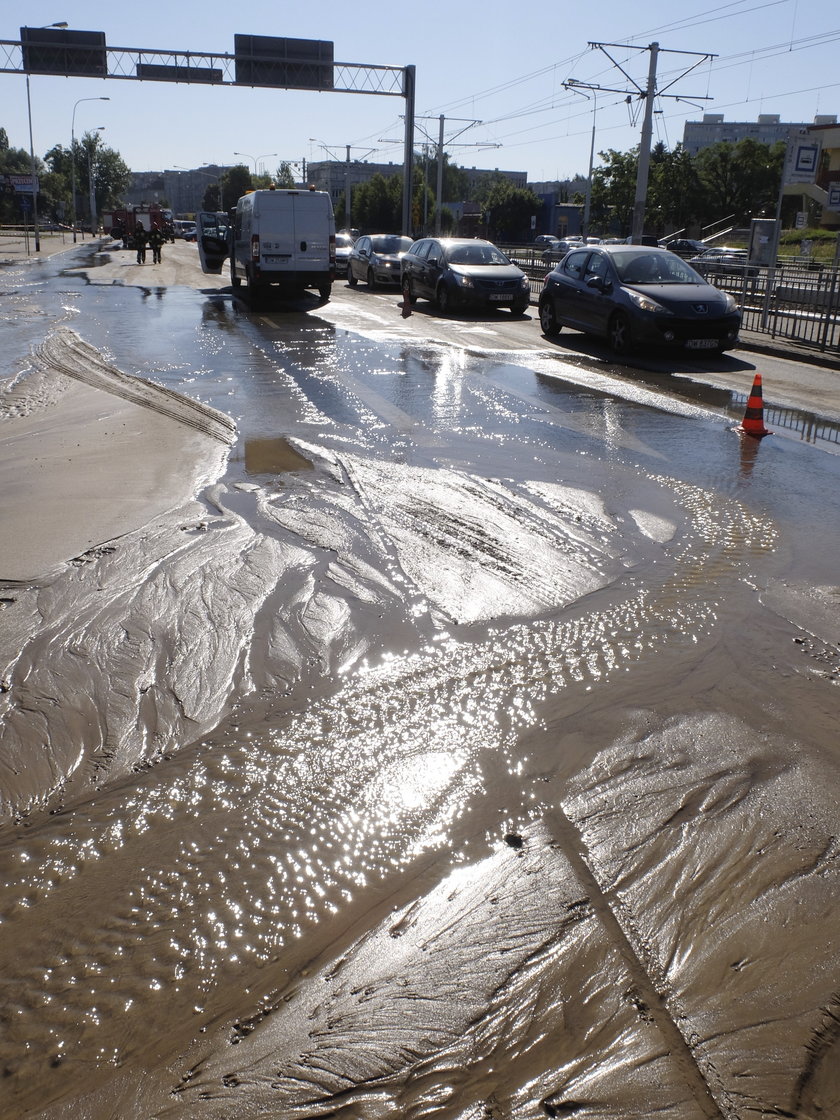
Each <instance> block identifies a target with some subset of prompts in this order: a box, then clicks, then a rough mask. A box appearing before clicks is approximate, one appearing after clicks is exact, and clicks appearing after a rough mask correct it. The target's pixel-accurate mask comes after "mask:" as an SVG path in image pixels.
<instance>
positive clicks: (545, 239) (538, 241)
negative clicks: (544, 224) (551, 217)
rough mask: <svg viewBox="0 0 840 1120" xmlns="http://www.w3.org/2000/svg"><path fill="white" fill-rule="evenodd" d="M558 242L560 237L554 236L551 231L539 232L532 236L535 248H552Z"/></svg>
mask: <svg viewBox="0 0 840 1120" xmlns="http://www.w3.org/2000/svg"><path fill="white" fill-rule="evenodd" d="M559 244H560V238H559V237H555V236H554V234H553V233H540V234H538V235H537V236H536V237H535V238H534V246H535V247H536V248H537V249H553V248H554V246H555V245H559Z"/></svg>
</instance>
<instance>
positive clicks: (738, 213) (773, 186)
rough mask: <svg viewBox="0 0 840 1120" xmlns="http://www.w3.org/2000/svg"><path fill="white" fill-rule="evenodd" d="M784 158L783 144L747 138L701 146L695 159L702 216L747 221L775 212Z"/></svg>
mask: <svg viewBox="0 0 840 1120" xmlns="http://www.w3.org/2000/svg"><path fill="white" fill-rule="evenodd" d="M784 159H785V145H784V143H783V142H781V141H780V142H779V143H777V144H762V143H760V142H759V141H758V140H753V139H751V138H747V139H745V140H739V141H738V142H737V143H735V144H733V143H730V142H729V141H726V140H723V141H721V142H720V143H718V144H711V145H710V146H709V147H708V148H702V149H701V150H700V151H699V152H698V153H697V155H696V156H695V159H694V164H695V167H696V169H697V174H698V176H699V179H700V182H701V184H702V187H703V195H704V215H703V216H704V218H705V219H706V220H707V221H713V220H716V219H721V218H725V217H728V216H729V215H730V214H731V215H733V218H734V220H735V221H736V222H740V223H744V222H748V221H749V220H750V218H751V217H758V216H761V215H763V214H771V215H772V214H773V213H774V212H775V205H776V201H777V199H778V196H779V184H780V182H781V177H782V167H783V165H784Z"/></svg>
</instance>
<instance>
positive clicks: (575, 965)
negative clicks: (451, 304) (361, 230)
mask: <svg viewBox="0 0 840 1120" xmlns="http://www.w3.org/2000/svg"><path fill="white" fill-rule="evenodd" d="M69 283H70V282H69V281H67V280H66V279H65V278H61V277H60V276H58V275H57V276H56V278H55V280H54V282H51V283H50V284H44V285H43V286H42V288H41V289H40V290H39V291H38V293H37V298H36V296H29V297H27V298H28V299H29V303H28V304H27V306H29V307H31V308H34V309H37V312H38V314H37V316H36V314H35V311H34V310H33V311H32V312H31V314H30V315H29V316H26V315H24V316H22V319H23V320H24V326H22V327H21V331H22V336H27V335H28V334H31V336H32V337H33V338H34V337H35V336H36V335H37V334H38V330H39V326H40V329H41V336H43V333H44V326H45V323H43V322H39V320H41V319H43V320H45V321H46V322H47V323H48V325H49V326H53V325H56V324H64V325H66V324H67V322H68V321H69V322H70V324H71V325H72V326H73V327H74V329H75V330H77V331H78V332H79V333H80V334H81V335H82V337H83V338H84V339H85V340H86V341H87V342H88V343H89V344H91V345H93V346H96V347H97V348H98V349H99V350H100V351H101V352H102V353H103V355H105V356H106V357H107V359H108V360H109V361H111V362H113V363H114V364H115V365H116V366H118V368H120V369H122V370H124V371H126V372H129V373H141V374H143V375H145V376H147V377H150V378H152V379H154V380H156V381H157V382H159V383H160V384H161V385H163V386H165V387H166V388H169V389H173V390H175V391H178V392H183V393H186V394H187V395H189V396H191V397H193V398H194V399H197V400H199V401H200V402H201V403H202V404H204V405H210V406H213V407H215V408H219V409H222V410H223V411H225V412H227V413H228V414H229V415H231V416H232V417H233V418H234V419H235V420H236V422H237V424H238V429H239V437H238V442H237V444H236V445H235V446H234V448H233V450H232V453H231V458H230V463H229V468H228V472H227V474H226V475H225V477H224V478H222V479H220V480H219V481H218V482H217V483H216V484H214V485H213V486H211V487H210V488H208V489H207V491H205V492H204V494H203V495H202V504H203V515H202V516H201V517H200V518H197V517H195V516H192V517H191V518H190V519H189V520H186V519H184V518H181V517H179V516H178V511H177V510H176V511H173V513H172V515H171V516H170V517H165V518H161V519H160V520H158V521H156V522H154V523H151V524H148V525H144V526H143V527H142V528H141V529H138V530H137V531H136V532H134V533H132V534H129V535H127V536H125V537H124V538H121V539H120V541H119V542H117V547H116V548H115V550H114V551H112V552H107V553H103V554H102V555H100V556H97V557H93V558H91V559H90V561H89V562H88V563H85V564H84V565H81V566H70V567H68V569H67V570H64V571H61V572H59V573H57V574H56V575H55V576H53V577H50V578H49V579H46V580H44V581H42V582H41V583H39V584H38V585H33V586H32V587H30V588H15V589H13V591H5V592H4V597H5V598H6V599H7V600H9V601H8V602H7V603H6V604H5V610H4V611H3V612H2V614H0V626H2V627H3V630H4V649H10V650H13V653H12V654H11V655H10V656H9V657H8V662H9V664H8V669H7V670H6V674H5V678H4V679H5V682H6V683H5V685H4V688H5V691H4V693H3V694H2V700H3V724H2V741H0V751H2V754H1V755H0V757H1V758H2V762H3V769H2V773H0V783H2V794H3V805H4V809H5V813H6V824H5V826H4V829H3V832H2V833H1V834H0V842H1V843H2V847H0V883H2V890H1V891H0V918H1V919H2V924H0V930H2V939H0V984H2V992H3V999H2V1016H3V1030H2V1034H0V1064H2V1068H3V1072H4V1077H3V1079H2V1081H0V1098H2V1100H3V1102H4V1103H3V1112H4V1115H9V1116H17V1115H21V1116H23V1115H27V1116H30V1115H31V1116H35V1115H38V1116H43V1117H47V1116H49V1117H60V1116H61V1117H65V1116H66V1117H69V1116H74V1117H75V1116H79V1115H86V1116H91V1117H113V1116H120V1117H134V1116H136V1117H146V1116H167V1117H168V1116H172V1117H219V1118H221V1117H232V1116H236V1117H237V1118H239V1117H250V1116H276V1117H284V1118H285V1117H293V1116H301V1117H304V1116H309V1117H315V1116H327V1115H336V1116H339V1115H340V1116H345V1117H348V1118H349V1117H358V1118H365V1120H368V1118H378V1117H396V1116H399V1117H424V1116H440V1117H453V1118H456V1117H457V1118H460V1117H464V1118H466V1117H475V1116H486V1117H490V1116H492V1117H496V1118H501V1117H517V1118H518V1117H525V1118H531V1117H533V1118H537V1117H544V1116H580V1117H583V1116H586V1117H628V1118H629V1117H634V1118H637V1117H639V1116H643V1115H650V1114H656V1115H661V1116H664V1117H674V1118H675V1120H676V1118H680V1120H685V1118H689V1120H690V1118H693V1117H708V1116H726V1117H745V1118H746V1117H753V1116H761V1115H778V1114H788V1115H793V1116H800V1117H814V1116H830V1115H834V1114H836V1113H837V1111H838V1108H840V1104H838V1101H840V1081H838V1075H837V1070H838V1068H840V1067H838V1063H837V1045H838V1043H837V1039H838V1034H837V1031H836V998H837V996H836V993H837V992H838V987H839V986H840V985H839V983H838V981H839V980H840V978H838V976H837V966H836V960H837V951H836V946H835V944H834V942H835V940H836V926H837V916H838V915H837V908H838V907H837V898H838V892H837V872H838V862H837V856H838V852H837V841H836V806H837V794H838V789H840V774H838V756H837V735H836V726H837V723H836V716H837V700H838V692H837V685H838V676H840V658H838V652H837V649H838V647H837V642H838V639H839V638H840V634H838V630H840V626H838V622H840V588H838V578H837V561H836V557H837V543H838V541H837V537H838V517H837V514H838V499H837V494H838V486H837V483H838V473H840V460H838V457H837V456H834V455H831V454H828V453H826V452H822V451H818V450H817V449H815V448H811V447H807V446H803V445H798V444H796V443H793V442H790V441H783V440H774V441H773V440H765V441H764V442H763V443H761V444H759V445H751V444H744V443H743V442H742V441H741V439H740V438H739V437H738V436H736V435H735V434H734V433H733V432H731V431H730V430H729V429H730V422H729V421H728V420H726V419H725V418H722V417H721V415H720V414H719V413H715V412H712V411H710V410H709V409H708V408H707V407H704V405H703V404H702V403H691V402H687V401H681V402H680V401H674V400H666V399H664V398H661V397H659V396H657V395H656V394H655V393H653V392H652V391H645V390H643V388H642V387H635V388H633V389H631V390H629V391H628V390H627V389H626V388H625V389H623V390H622V391H621V392H619V391H618V387H617V386H615V385H614V384H613V382H612V381H611V380H610V378H609V376H608V375H607V374H604V375H603V376H601V377H599V378H596V377H594V376H593V377H592V378H591V379H590V381H589V384H587V385H581V384H580V378H579V377H573V376H572V371H571V370H565V369H564V368H563V366H562V363H561V362H558V361H557V360H556V359H549V358H548V357H546V356H545V355H544V354H543V353H537V352H536V351H535V352H533V353H527V354H526V353H522V354H518V355H515V356H514V357H511V355H505V354H501V353H498V352H493V351H486V350H485V351H481V350H477V349H476V348H475V346H473V347H472V349H470V350H467V349H464V348H463V347H461V346H456V345H447V344H446V343H444V342H436V341H434V340H432V339H429V338H426V339H424V338H422V337H416V338H412V337H406V336H405V335H402V336H399V335H398V334H397V332H391V334H390V336H389V334H388V332H387V331H386V332H381V333H379V334H377V335H376V336H374V335H373V334H372V333H371V332H367V333H360V332H357V331H353V330H351V329H349V328H348V327H346V326H343V325H341V324H342V321H343V320H342V317H341V316H342V312H341V308H340V307H338V308H336V309H335V312H334V313H333V317H332V319H330V318H329V317H328V314H327V311H325V312H324V314H323V316H319V315H318V314H317V313H315V312H309V313H308V314H296V313H293V312H291V313H290V312H286V313H284V314H279V313H266V314H263V315H260V316H253V315H251V314H249V313H248V312H247V310H245V309H243V308H242V307H241V306H240V305H238V304H235V303H233V302H232V301H231V300H230V299H229V298H228V297H226V296H224V295H223V294H214V295H208V296H201V295H198V294H196V293H192V292H188V291H185V290H170V291H167V292H165V293H160V294H155V293H137V292H135V291H130V290H125V291H123V290H116V289H112V288H108V289H105V290H98V289H96V288H82V287H81V286H79V285H78V283H77V284H76V286H75V287H73V286H72V285H70V286H69V287H68V288H67V290H64V288H63V285H68V284H69ZM68 309H69V310H68ZM36 320H38V321H36ZM18 345H19V350H20V352H21V354H23V353H24V350H25V346H24V343H23V342H20V343H19V344H18ZM21 361H22V364H23V365H24V366H25V364H26V359H25V356H24V357H22V358H21ZM628 398H629V399H628ZM16 638H17V639H18V641H17V645H16V644H15V643H16ZM4 660H6V659H5V658H4Z"/></svg>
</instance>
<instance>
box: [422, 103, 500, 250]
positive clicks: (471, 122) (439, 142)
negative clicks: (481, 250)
mask: <svg viewBox="0 0 840 1120" xmlns="http://www.w3.org/2000/svg"><path fill="white" fill-rule="evenodd" d="M417 119H418V120H428V119H429V118H427V117H418V118H417ZM446 120H447V118H446V117H444V116H442V115H441V116H440V117H438V138H437V143H436V144H435V141H434V140H433V139H432V137H431V136H429V134H428V132H426V130H425V129H424V128H423V126H422V125H418V126H417V127H418V129H419V130H420V132H422V133H423V135H424V136H425V137H426V139H427V140H428V141H429V143H431V144H435V148H436V150H437V199H436V201H437V205H436V207H435V237H440V212H441V207H442V204H443V199H442V197H441V196H442V194H443V143H444V140H443V132H444V128H445V125H446ZM449 120H450V121H452V120H457V121H458V122H459V124H463V125H464V127H463V128H460V129H458V131H457V132H456V133H455V134H454V135H453V136H451V137H450V139H449V144H450V145H451V144H452V141H453V140H456V139H457V138H458V137H459V136H461V135H463V133H465V132H466V131H467V129H469V128H473V127H474V126H475V125H477V124H481V123H482V122H481V121H474V120H470V119H467V118H465V117H449ZM457 146H458V147H459V148H501V146H502V145H501V144H481V143H479V144H458V145H457Z"/></svg>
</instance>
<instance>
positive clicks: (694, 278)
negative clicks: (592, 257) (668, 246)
mask: <svg viewBox="0 0 840 1120" xmlns="http://www.w3.org/2000/svg"><path fill="white" fill-rule="evenodd" d="M612 262H613V265H614V266H615V270H616V272H617V273H618V278H619V280H620V281H621V282H622V284H703V283H705V281H704V280H703V279H702V277H701V276H699V275H698V274H697V273H696V272H695V271H694V269H693V268H692V267H691V265H689V264H686V262H685V261H684V260H683V259H682V257H678V256H676V254H674V253H668V252H664V251H663V252H661V253H616V254H615V255H614V256H613V258H612Z"/></svg>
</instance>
